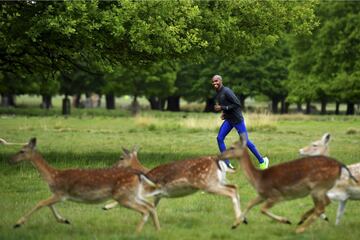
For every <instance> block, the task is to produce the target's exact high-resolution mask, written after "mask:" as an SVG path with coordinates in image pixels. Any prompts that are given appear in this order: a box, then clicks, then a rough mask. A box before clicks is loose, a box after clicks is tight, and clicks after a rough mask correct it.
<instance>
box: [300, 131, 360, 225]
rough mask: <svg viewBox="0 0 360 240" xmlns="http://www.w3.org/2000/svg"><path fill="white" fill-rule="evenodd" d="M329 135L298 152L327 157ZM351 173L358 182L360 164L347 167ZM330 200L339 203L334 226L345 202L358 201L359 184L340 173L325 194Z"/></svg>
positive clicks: (343, 209) (359, 193)
mask: <svg viewBox="0 0 360 240" xmlns="http://www.w3.org/2000/svg"><path fill="white" fill-rule="evenodd" d="M329 142H330V134H329V133H325V134H324V135H323V137H322V138H321V139H320V140H317V141H315V142H312V143H311V144H310V145H308V146H306V147H303V148H301V149H300V150H299V152H300V155H302V156H316V155H324V156H328V155H329ZM348 168H349V169H350V171H351V173H352V174H353V175H354V177H355V178H356V179H357V180H358V182H360V163H354V164H351V165H348ZM327 196H328V197H329V198H330V199H331V200H335V201H339V207H338V209H337V213H336V221H335V224H336V225H338V224H339V223H340V219H341V217H342V216H343V215H344V212H345V205H346V202H347V200H360V184H359V183H354V182H353V181H349V177H348V174H347V172H342V173H341V176H340V179H339V180H338V181H336V183H335V186H334V187H333V188H331V189H330V190H329V191H328V192H327Z"/></svg>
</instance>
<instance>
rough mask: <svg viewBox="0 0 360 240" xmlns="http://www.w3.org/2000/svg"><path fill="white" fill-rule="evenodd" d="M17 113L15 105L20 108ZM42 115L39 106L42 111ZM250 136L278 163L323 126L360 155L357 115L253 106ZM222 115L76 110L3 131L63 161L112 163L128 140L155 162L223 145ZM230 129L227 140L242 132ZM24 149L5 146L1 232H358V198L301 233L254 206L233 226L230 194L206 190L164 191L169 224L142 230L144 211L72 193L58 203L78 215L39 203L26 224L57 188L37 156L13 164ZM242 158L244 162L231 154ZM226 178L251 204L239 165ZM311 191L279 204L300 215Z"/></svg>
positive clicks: (177, 235) (14, 121)
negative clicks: (277, 112)
mask: <svg viewBox="0 0 360 240" xmlns="http://www.w3.org/2000/svg"><path fill="white" fill-rule="evenodd" d="M14 113H16V111H15V112H14ZM35 115H36V114H35ZM246 120H247V125H248V130H249V136H250V139H251V140H252V141H253V142H254V143H255V144H256V146H257V148H258V149H259V150H260V152H261V153H262V154H263V155H266V156H268V157H269V158H270V161H271V164H276V163H280V162H285V161H288V160H291V159H294V158H297V157H298V149H299V148H300V147H303V146H305V145H307V144H308V143H309V142H311V141H313V140H316V139H318V138H320V137H321V136H322V134H323V133H325V132H330V133H331V135H332V142H331V143H330V145H331V155H332V156H333V157H335V158H337V159H339V160H340V161H342V162H344V163H346V164H350V163H354V162H359V161H360V147H359V146H360V117H359V116H352V117H346V116H336V117H335V116H304V115H285V116H274V115H253V114H247V115H246ZM220 124H221V120H220V119H219V115H216V114H203V113H166V112H143V113H142V114H141V115H140V116H138V117H136V118H132V117H129V116H128V114H126V113H119V112H116V113H113V114H101V112H100V113H98V114H89V112H87V111H83V112H81V111H80V112H76V113H75V114H74V115H73V116H71V117H68V118H64V117H61V116H31V117H29V116H18V115H8V114H7V115H4V114H3V115H0V137H1V138H4V139H7V140H9V141H14V142H15V141H18V142H24V141H27V140H28V139H29V138H30V137H34V136H35V137H37V139H38V150H39V151H40V152H41V153H42V154H43V155H44V157H45V159H46V160H47V161H48V162H49V163H50V164H51V165H52V166H55V167H57V168H79V167H81V168H99V167H107V166H111V165H112V164H113V163H114V162H116V161H117V159H118V158H119V156H120V154H121V146H124V147H132V146H134V145H138V146H140V152H139V158H140V160H142V162H143V163H144V165H146V166H147V167H154V166H156V165H158V164H162V163H166V162H169V161H174V160H179V159H184V158H188V157H195V156H201V155H212V154H217V145H216V134H217V130H218V127H219V126H220ZM237 138H238V136H237V134H236V132H235V131H232V132H231V133H230V134H229V136H228V137H227V140H226V141H227V143H228V144H230V143H231V142H233V141H235V140H237ZM18 150H19V147H16V146H3V145H0V189H1V200H0V211H1V213H2V217H1V218H0V239H344V238H345V239H359V237H360V227H359V226H360V207H359V206H360V205H359V204H360V202H356V201H350V202H349V203H348V205H347V209H346V212H345V215H344V217H343V219H342V222H341V225H340V226H336V227H335V225H334V220H335V214H336V208H337V203H332V204H331V205H330V206H329V207H328V208H327V214H328V216H329V218H330V223H327V222H325V221H321V220H317V222H316V223H315V224H313V225H312V226H311V228H310V229H309V230H308V231H306V232H305V233H304V234H301V235H296V234H295V233H294V230H295V227H296V226H295V225H291V226H289V225H282V224H279V223H276V222H274V221H272V220H270V219H269V218H268V217H266V216H263V215H262V214H261V213H260V212H259V207H255V208H254V209H253V210H252V211H251V212H250V213H249V215H248V221H249V224H248V225H241V226H239V227H238V228H237V229H235V230H231V229H230V227H231V224H232V222H233V220H234V216H233V210H232V204H231V201H230V199H227V198H224V197H220V196H214V195H209V194H203V193H200V192H199V193H196V194H194V195H191V196H188V197H184V198H178V199H163V200H162V201H161V202H160V204H159V207H158V215H159V220H160V223H161V226H162V230H161V231H160V232H156V231H155V230H154V227H153V226H152V223H151V221H149V222H148V223H147V224H146V225H145V227H144V230H143V232H142V233H141V234H139V235H136V234H134V230H135V226H136V224H137V222H138V221H139V219H140V215H139V214H138V213H135V212H134V211H131V210H128V209H125V208H122V207H118V208H116V209H113V210H111V211H107V212H105V211H103V210H102V209H101V207H102V206H103V204H96V205H86V204H78V203H73V202H63V203H60V204H58V206H57V208H58V210H59V212H60V213H61V214H62V215H63V216H64V217H66V218H67V219H68V220H69V221H70V222H71V223H72V224H71V225H64V224H58V223H57V222H56V221H55V219H54V217H53V215H52V213H51V212H50V211H49V209H46V208H44V209H41V210H40V211H38V212H37V213H35V214H34V215H33V216H32V217H31V218H30V219H29V221H28V222H27V223H26V224H25V225H24V226H22V227H21V228H20V229H13V228H12V226H13V224H14V223H15V222H16V221H17V220H18V218H20V217H21V216H22V215H23V214H24V213H25V212H26V211H28V210H29V209H31V208H32V207H33V206H34V205H35V204H36V203H37V202H38V201H40V200H42V199H45V198H47V197H48V196H50V191H49V190H48V187H47V185H46V183H45V182H43V181H42V179H41V178H40V176H39V174H38V172H37V171H36V170H35V169H34V167H33V166H32V165H31V164H29V163H21V164H19V165H16V166H10V165H8V164H7V160H8V158H9V157H10V156H11V155H12V154H14V153H15V152H16V151H18ZM233 162H234V163H235V165H236V166H238V164H237V163H236V162H235V161H233ZM228 181H229V182H230V183H234V184H236V185H237V186H238V187H239V192H240V198H241V205H242V208H243V209H244V207H245V205H246V204H247V203H248V201H249V200H250V199H252V198H253V197H255V192H254V190H253V189H252V188H251V186H250V185H249V184H248V182H247V181H246V179H245V178H244V176H243V174H242V172H241V171H240V169H238V173H236V174H233V175H228ZM311 206H312V202H311V200H310V198H304V199H299V200H294V201H291V202H284V203H281V204H279V205H277V206H275V207H274V208H273V212H275V213H277V214H280V215H284V216H287V217H288V218H289V219H290V220H291V221H292V222H293V223H297V222H298V221H299V218H300V216H301V214H302V213H304V212H305V211H306V210H307V209H309V208H311Z"/></svg>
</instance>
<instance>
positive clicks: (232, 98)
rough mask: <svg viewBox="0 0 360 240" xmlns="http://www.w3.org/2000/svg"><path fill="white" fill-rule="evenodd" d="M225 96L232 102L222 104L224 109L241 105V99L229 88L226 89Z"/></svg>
mask: <svg viewBox="0 0 360 240" xmlns="http://www.w3.org/2000/svg"><path fill="white" fill-rule="evenodd" d="M225 97H226V99H227V100H228V101H229V102H230V104H229V105H227V106H221V109H222V110H231V109H233V108H236V107H241V104H240V100H239V99H238V98H237V97H236V95H235V93H234V92H233V91H231V89H228V90H227V91H225Z"/></svg>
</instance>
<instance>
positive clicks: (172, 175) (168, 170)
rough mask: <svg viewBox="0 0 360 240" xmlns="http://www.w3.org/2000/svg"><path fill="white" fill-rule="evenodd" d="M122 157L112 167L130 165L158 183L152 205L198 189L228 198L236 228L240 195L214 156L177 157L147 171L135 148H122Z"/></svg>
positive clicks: (110, 206)
mask: <svg viewBox="0 0 360 240" xmlns="http://www.w3.org/2000/svg"><path fill="white" fill-rule="evenodd" d="M123 158H124V159H126V160H120V161H119V162H118V163H117V164H116V165H115V166H117V167H133V168H135V169H140V170H142V171H145V172H146V176H147V177H149V179H151V180H152V181H153V182H155V183H156V184H158V185H160V191H159V192H158V193H157V194H156V195H155V206H157V205H158V203H159V201H160V199H161V198H163V197H166V198H175V197H182V196H186V195H190V194H192V193H195V192H196V191H198V190H201V191H205V192H208V193H212V194H217V195H222V196H227V197H230V198H231V200H232V203H233V208H234V212H235V222H234V223H233V225H232V228H236V227H237V226H238V225H239V224H240V222H241V221H243V222H244V223H246V220H245V219H242V218H241V217H240V216H241V209H240V198H239V195H238V192H237V188H236V186H235V185H230V184H226V168H227V167H226V165H225V163H224V162H223V161H221V160H220V158H219V157H218V156H205V157H199V158H194V159H186V160H179V161H175V162H170V163H167V164H163V165H160V166H157V167H155V168H153V169H151V170H148V169H147V168H146V167H144V166H143V165H142V164H141V163H140V161H139V160H138V157H137V151H136V150H133V151H128V150H126V149H124V156H123ZM116 205H117V203H110V204H107V205H106V206H105V207H104V209H105V210H108V209H110V208H113V207H115V206H116Z"/></svg>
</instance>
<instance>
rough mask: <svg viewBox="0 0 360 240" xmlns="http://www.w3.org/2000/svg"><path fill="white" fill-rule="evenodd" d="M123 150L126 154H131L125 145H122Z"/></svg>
mask: <svg viewBox="0 0 360 240" xmlns="http://www.w3.org/2000/svg"><path fill="white" fill-rule="evenodd" d="M122 150H123V152H124V153H125V154H126V155H129V153H130V151H129V150H128V149H126V148H124V147H122Z"/></svg>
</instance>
